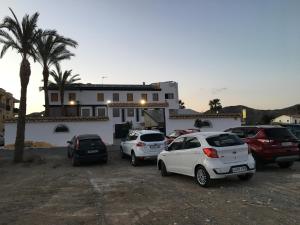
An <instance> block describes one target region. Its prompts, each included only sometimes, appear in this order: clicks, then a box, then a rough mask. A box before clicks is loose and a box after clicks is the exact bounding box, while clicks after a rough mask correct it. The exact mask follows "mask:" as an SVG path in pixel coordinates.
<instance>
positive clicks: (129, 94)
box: [127, 93, 133, 102]
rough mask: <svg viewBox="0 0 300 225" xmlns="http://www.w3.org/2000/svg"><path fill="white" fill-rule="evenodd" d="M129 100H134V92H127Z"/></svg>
mask: <svg viewBox="0 0 300 225" xmlns="http://www.w3.org/2000/svg"><path fill="white" fill-rule="evenodd" d="M127 101H128V102H132V101H133V94H132V93H127Z"/></svg>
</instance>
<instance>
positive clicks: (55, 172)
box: [0, 147, 300, 225]
mask: <svg viewBox="0 0 300 225" xmlns="http://www.w3.org/2000/svg"><path fill="white" fill-rule="evenodd" d="M116 149H117V147H111V148H110V152H109V155H110V158H109V162H108V164H87V165H83V166H80V167H72V166H71V163H70V162H69V160H67V159H66V150H65V149H44V150H27V151H26V157H25V161H26V162H24V163H21V164H18V165H16V164H13V163H11V161H12V152H11V151H6V150H0V224H1V225H4V224H20V225H44V224H45V225H60V224H64V225H65V224H66V225H75V224H76V225H77V224H78V225H83V224H87V225H94V224H95V225H96V224H118V225H122V224H145V225H151V224H162V225H163V224H170V225H180V224H184V225H189V224H195V225H199V224H225V225H234V224H251V225H252V224H267V225H269V224H270V225H276V224H278V225H279V224H280V225H282V224H300V162H297V163H295V165H294V166H293V167H292V168H291V169H279V168H278V167H277V166H276V165H270V166H267V167H266V168H265V169H264V170H263V171H260V172H257V173H256V174H255V176H254V178H253V179H252V180H250V181H248V182H243V181H240V180H238V179H236V178H230V179H226V180H220V181H218V182H216V183H215V184H214V185H213V186H212V187H210V188H207V189H205V188H201V187H199V186H198V185H197V184H196V183H195V181H194V179H193V178H191V177H186V176H181V175H175V174H173V175H171V176H169V177H161V176H160V174H159V172H158V171H157V169H156V165H155V163H153V162H147V163H145V164H143V165H141V166H140V167H137V168H134V167H132V166H130V164H129V159H120V157H119V155H118V152H117V151H116Z"/></svg>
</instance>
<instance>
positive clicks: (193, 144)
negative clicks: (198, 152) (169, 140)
mask: <svg viewBox="0 0 300 225" xmlns="http://www.w3.org/2000/svg"><path fill="white" fill-rule="evenodd" d="M200 146H201V144H200V142H199V140H198V139H197V138H196V137H187V138H186V140H185V142H184V149H191V148H199V147H200Z"/></svg>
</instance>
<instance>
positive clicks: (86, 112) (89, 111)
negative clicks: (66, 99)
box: [81, 108, 92, 117]
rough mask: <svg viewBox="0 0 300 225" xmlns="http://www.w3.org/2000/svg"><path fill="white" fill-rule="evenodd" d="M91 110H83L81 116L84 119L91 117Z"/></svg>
mask: <svg viewBox="0 0 300 225" xmlns="http://www.w3.org/2000/svg"><path fill="white" fill-rule="evenodd" d="M91 111H92V110H91V109H90V108H81V116H82V117H89V116H92V114H91Z"/></svg>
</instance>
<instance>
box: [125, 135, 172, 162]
mask: <svg viewBox="0 0 300 225" xmlns="http://www.w3.org/2000/svg"><path fill="white" fill-rule="evenodd" d="M166 147H167V144H166V141H165V136H164V134H162V133H161V132H159V131H153V130H133V131H130V132H129V134H128V136H127V138H126V139H125V140H124V141H122V142H121V146H120V152H121V156H122V158H124V157H125V156H126V155H129V156H130V157H131V164H132V165H133V166H137V165H138V163H139V161H141V160H147V159H155V160H156V159H157V156H158V154H159V153H160V152H161V151H163V150H165V149H166Z"/></svg>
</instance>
